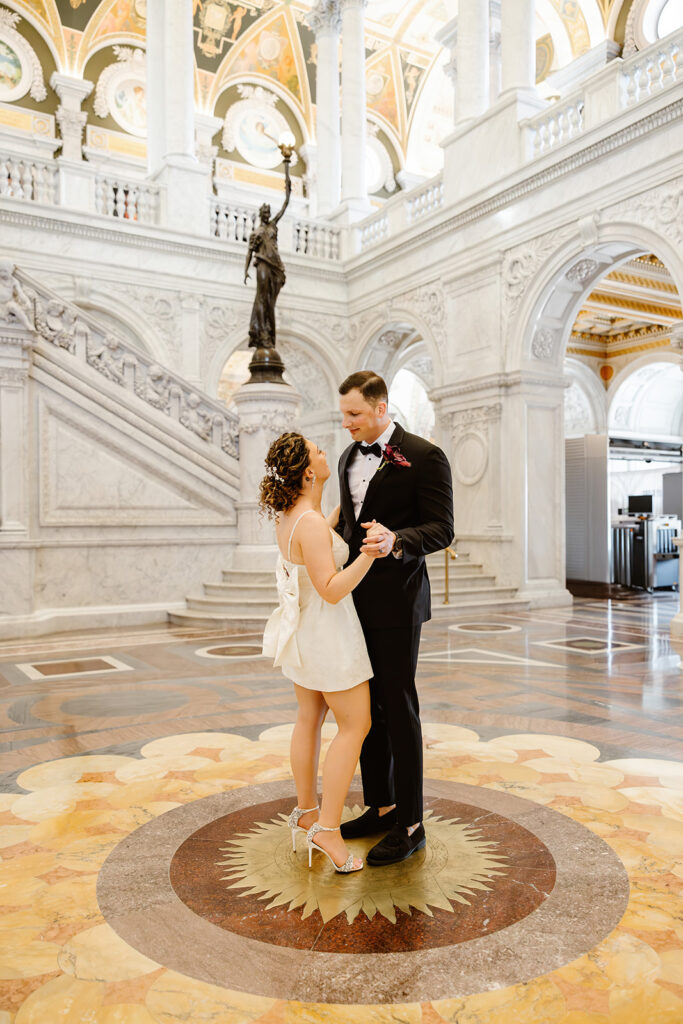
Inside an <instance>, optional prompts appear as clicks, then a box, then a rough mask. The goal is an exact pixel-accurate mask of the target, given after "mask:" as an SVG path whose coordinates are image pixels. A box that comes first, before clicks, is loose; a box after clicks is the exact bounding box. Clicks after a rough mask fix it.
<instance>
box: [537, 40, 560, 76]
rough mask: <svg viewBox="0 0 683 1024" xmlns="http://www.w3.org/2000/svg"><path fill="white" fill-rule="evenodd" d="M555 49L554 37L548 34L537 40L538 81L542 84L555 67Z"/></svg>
mask: <svg viewBox="0 0 683 1024" xmlns="http://www.w3.org/2000/svg"><path fill="white" fill-rule="evenodd" d="M554 57H555V48H554V46H553V37H552V36H551V35H550V33H549V32H547V33H546V34H545V35H544V36H541V38H540V39H537V40H536V81H537V82H542V81H543V79H544V78H547V77H548V75H549V74H550V71H551V69H552V66H553V59H554Z"/></svg>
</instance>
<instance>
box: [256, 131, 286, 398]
mask: <svg viewBox="0 0 683 1024" xmlns="http://www.w3.org/2000/svg"><path fill="white" fill-rule="evenodd" d="M280 152H281V153H282V157H283V160H284V164H285V201H284V203H283V204H282V208H281V209H280V211H279V212H278V213H277V214H276V215H275V216H274V217H273V218H272V219H271V216H270V206H269V205H268V203H264V204H263V205H262V206H261V208H260V210H259V219H260V223H259V224H258V225H257V227H255V228H254V230H253V231H252V233H251V235H250V236H249V251H248V252H247V259H246V263H245V266H244V283H245V284H246V283H247V281H248V279H249V268H250V266H251V263H252V260H253V262H254V265H255V267H256V296H255V298H254V305H253V307H252V311H251V320H250V322H249V347H250V348H253V349H255V350H256V351H255V352H254V355H253V358H252V360H251V363H250V364H249V369H250V370H251V378H250V382H254V383H256V382H258V383H264V382H269V383H282V371H283V370H284V364H283V362H282V360H281V359H280V356H279V355H278V353H277V350H276V348H275V304H276V302H277V297H278V295H279V294H280V289H281V288H282V286H283V285H284V283H285V280H286V275H285V268H284V264H283V262H282V259H281V258H280V252H279V249H278V244H277V225H278V223H279V221H280V220H281V218H282V216H283V214H284V212H285V210H286V209H287V206H288V205H289V197H290V195H291V192H292V181H291V178H290V176H289V165H290V163H291V160H292V153H293V152H294V147H293V146H290V145H287V144H285V143H280Z"/></svg>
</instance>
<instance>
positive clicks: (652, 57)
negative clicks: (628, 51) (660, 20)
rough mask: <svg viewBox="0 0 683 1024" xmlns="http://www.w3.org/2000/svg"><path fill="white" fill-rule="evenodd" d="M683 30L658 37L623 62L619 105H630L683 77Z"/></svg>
mask: <svg viewBox="0 0 683 1024" xmlns="http://www.w3.org/2000/svg"><path fill="white" fill-rule="evenodd" d="M682 49H683V30H681V31H679V32H674V33H672V34H671V35H670V36H667V37H666V38H665V39H659V40H658V41H657V42H656V43H653V45H652V46H649V47H648V48H647V49H646V50H640V51H639V52H638V53H635V54H633V56H632V57H629V59H628V60H626V61H624V64H623V67H622V71H621V105H622V107H632V106H634V105H635V104H636V103H641V102H642V101H643V100H645V99H648V97H650V96H654V95H655V93H657V92H660V91H661V90H662V89H666V88H668V87H669V86H670V85H674V84H675V83H676V82H679V81H680V80H681V78H683V58H682V57H681V50H682Z"/></svg>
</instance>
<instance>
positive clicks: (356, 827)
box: [341, 807, 396, 839]
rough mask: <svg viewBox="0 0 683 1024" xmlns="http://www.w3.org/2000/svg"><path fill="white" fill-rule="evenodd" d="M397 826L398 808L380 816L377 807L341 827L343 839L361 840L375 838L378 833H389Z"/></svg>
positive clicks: (369, 809)
mask: <svg viewBox="0 0 683 1024" xmlns="http://www.w3.org/2000/svg"><path fill="white" fill-rule="evenodd" d="M395 824H396V808H395V807H394V809H393V810H392V811H387V812H386V814H380V813H379V811H378V810H377V808H376V807H368V809H367V811H364V812H363V814H361V816H360V817H359V818H351V820H350V821H343V822H342V826H341V834H342V839H361V838H362V837H363V836H374V835H375V833H377V832H388V831H389V829H390V828H391V826H392V825H395Z"/></svg>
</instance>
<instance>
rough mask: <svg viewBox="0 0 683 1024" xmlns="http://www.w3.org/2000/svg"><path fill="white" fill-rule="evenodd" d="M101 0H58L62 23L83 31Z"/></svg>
mask: <svg viewBox="0 0 683 1024" xmlns="http://www.w3.org/2000/svg"><path fill="white" fill-rule="evenodd" d="M100 3H101V0H57V10H58V11H59V17H60V19H61V22H62V25H65V26H66V27H67V28H71V29H75V30H76V31H78V32H83V31H84V30H85V28H86V26H87V24H88V22H89V21H90V19H91V18H92V16H93V14H94V13H95V11H96V10H97V8H98V7H99V6H100Z"/></svg>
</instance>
